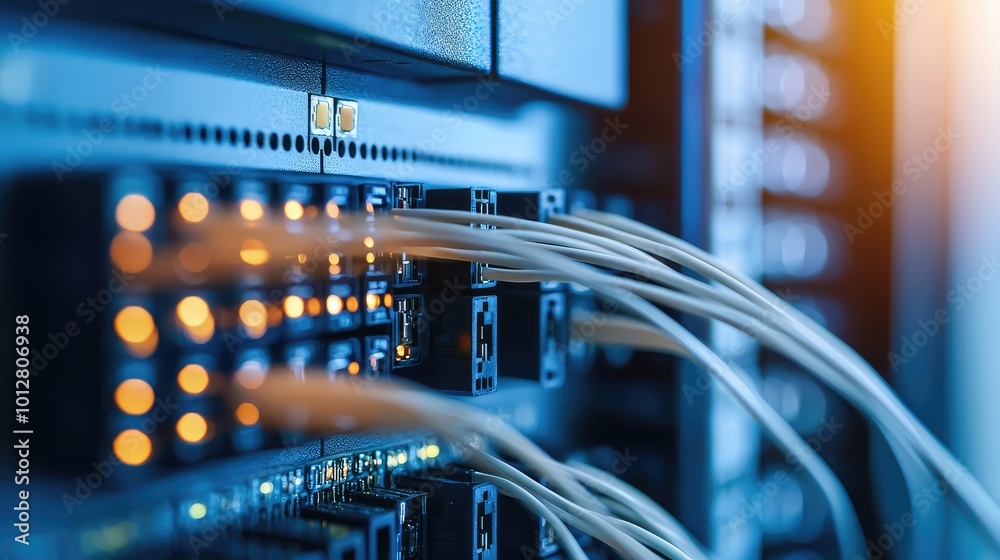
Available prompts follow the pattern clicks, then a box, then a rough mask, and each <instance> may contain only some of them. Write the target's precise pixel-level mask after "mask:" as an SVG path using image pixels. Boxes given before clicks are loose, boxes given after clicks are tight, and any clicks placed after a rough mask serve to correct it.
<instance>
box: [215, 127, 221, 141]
mask: <svg viewBox="0 0 1000 560" xmlns="http://www.w3.org/2000/svg"><path fill="white" fill-rule="evenodd" d="M215 143H216V144H221V143H222V129H221V128H218V127H216V128H215Z"/></svg>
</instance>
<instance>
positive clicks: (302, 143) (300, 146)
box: [295, 134, 306, 153]
mask: <svg viewBox="0 0 1000 560" xmlns="http://www.w3.org/2000/svg"><path fill="white" fill-rule="evenodd" d="M305 149H306V139H305V138H303V137H302V135H301V134H299V135H298V136H296V137H295V151H296V152H299V153H302V150H305Z"/></svg>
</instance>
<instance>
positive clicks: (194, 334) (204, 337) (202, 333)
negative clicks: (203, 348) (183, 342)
mask: <svg viewBox="0 0 1000 560" xmlns="http://www.w3.org/2000/svg"><path fill="white" fill-rule="evenodd" d="M186 332H187V335H188V338H190V339H191V340H192V341H194V342H196V343H198V344H204V343H206V342H208V341H209V340H211V339H212V335H214V334H215V319H213V318H212V315H211V314H210V315H209V316H208V319H207V320H206V321H205V322H204V323H202V324H200V325H189V326H188V327H187V331H186Z"/></svg>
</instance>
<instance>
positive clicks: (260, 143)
mask: <svg viewBox="0 0 1000 560" xmlns="http://www.w3.org/2000/svg"><path fill="white" fill-rule="evenodd" d="M257 147H258V148H263V147H264V133H263V132H258V133H257Z"/></svg>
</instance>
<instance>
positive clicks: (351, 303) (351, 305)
mask: <svg viewBox="0 0 1000 560" xmlns="http://www.w3.org/2000/svg"><path fill="white" fill-rule="evenodd" d="M345 307H347V310H348V311H350V312H351V313H354V312H355V311H357V310H358V298H356V297H354V296H351V297H349V298H347V302H346V304H345Z"/></svg>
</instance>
